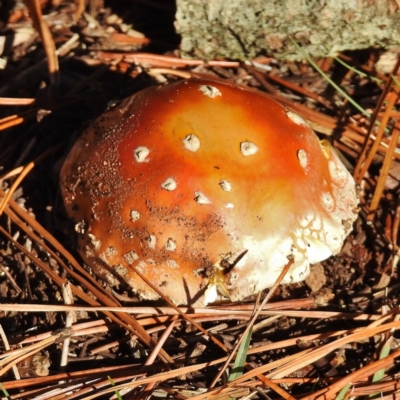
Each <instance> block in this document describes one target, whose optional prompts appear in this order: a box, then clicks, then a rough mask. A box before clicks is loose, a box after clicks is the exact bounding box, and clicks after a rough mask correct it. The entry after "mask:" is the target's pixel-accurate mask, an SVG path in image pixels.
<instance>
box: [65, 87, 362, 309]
mask: <svg viewBox="0 0 400 400" xmlns="http://www.w3.org/2000/svg"><path fill="white" fill-rule="evenodd" d="M61 188H62V194H63V198H64V202H65V206H66V209H67V212H68V214H69V215H70V216H71V217H72V218H73V219H74V220H75V222H76V225H75V227H76V230H77V231H78V234H79V239H78V242H79V243H78V244H79V251H80V253H81V255H82V257H83V259H84V261H85V262H86V263H87V264H89V265H90V266H92V267H93V269H94V270H95V272H96V273H97V274H99V275H101V276H103V277H105V278H107V279H108V280H109V282H110V283H111V284H117V283H118V282H119V281H121V280H123V281H126V282H127V283H128V284H129V285H130V286H131V287H132V288H133V289H134V291H135V292H136V293H137V294H138V295H139V296H140V297H141V298H142V299H157V298H159V296H158V294H157V293H156V292H155V291H154V290H153V289H151V288H150V287H149V286H148V285H147V284H146V283H145V282H144V281H143V280H142V279H141V278H140V277H139V276H138V274H136V272H135V270H137V271H139V272H140V273H141V274H143V275H144V276H145V277H146V278H147V279H148V280H149V281H151V282H152V283H153V284H154V285H155V286H156V287H157V288H159V289H160V290H161V292H163V293H164V294H165V295H166V296H168V297H169V298H170V299H171V300H172V301H173V302H175V303H176V304H204V303H207V302H210V301H214V300H215V298H216V297H217V295H218V294H219V295H221V294H222V295H229V296H230V298H231V300H233V301H237V300H241V299H243V298H244V297H247V296H249V295H252V294H254V293H257V292H259V291H260V290H263V289H265V288H268V287H271V286H272V285H273V284H274V283H275V281H276V279H277V277H278V276H279V274H280V272H281V271H282V269H283V267H284V266H285V265H286V264H287V263H288V260H289V259H290V258H293V259H294V262H293V265H292V267H291V269H290V270H289V272H288V273H287V275H286V276H285V278H284V280H283V283H292V282H299V281H302V280H304V279H305V278H306V277H307V275H308V273H309V268H310V264H313V263H317V262H319V261H322V260H324V259H326V258H328V257H329V256H331V255H333V254H337V253H338V252H339V251H340V249H341V246H342V244H343V241H344V239H345V238H346V236H347V235H348V233H349V232H350V230H351V229H352V223H353V221H354V220H355V219H356V216H357V209H356V207H357V195H356V190H355V184H354V180H353V178H352V176H351V175H350V174H349V172H348V171H347V170H346V169H345V167H344V166H343V164H342V163H341V161H340V160H339V158H338V156H337V155H336V154H335V152H334V151H333V150H332V149H331V147H330V146H329V143H328V142H326V141H322V142H320V141H319V140H318V138H317V136H316V135H315V134H314V133H313V131H312V130H311V129H310V128H309V127H308V126H307V124H306V123H305V121H304V120H303V119H302V118H301V117H300V116H298V115H297V114H295V113H293V112H292V111H290V110H288V109H286V108H285V107H283V106H282V105H280V104H279V103H277V102H276V101H275V100H272V99H271V98H269V97H268V96H267V95H265V94H263V93H261V92H258V91H255V90H250V89H244V88H242V87H237V86H235V85H232V84H228V83H221V82H214V81H208V80H189V81H181V82H178V83H174V84H170V85H167V86H162V87H151V88H148V89H145V90H143V91H141V92H139V93H136V94H135V95H133V96H131V97H129V98H127V99H125V100H124V101H122V102H121V103H120V104H118V105H116V106H114V107H113V108H111V109H110V110H108V111H107V112H105V114H103V115H102V116H101V117H100V118H99V119H98V120H97V121H96V122H95V123H94V124H93V125H92V126H91V127H89V129H88V130H87V131H86V133H84V135H83V136H82V137H81V138H80V139H79V140H78V141H77V143H76V144H75V145H74V147H73V149H72V151H71V152H70V154H69V156H68V157H67V159H66V161H65V163H64V166H63V168H62V171H61ZM222 288H226V290H221V289H222ZM226 292H227V293H226Z"/></svg>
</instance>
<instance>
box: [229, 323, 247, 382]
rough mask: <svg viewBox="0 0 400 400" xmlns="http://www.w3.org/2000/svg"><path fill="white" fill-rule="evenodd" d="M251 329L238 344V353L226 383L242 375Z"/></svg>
mask: <svg viewBox="0 0 400 400" xmlns="http://www.w3.org/2000/svg"><path fill="white" fill-rule="evenodd" d="M251 333H252V329H250V330H249V331H248V332H247V334H246V337H245V338H244V339H243V340H242V343H240V346H239V349H238V353H237V355H236V359H235V363H234V364H233V368H232V372H231V373H230V375H229V378H228V381H229V382H231V381H234V380H235V379H237V378H239V376H241V375H242V374H243V370H244V363H245V362H246V357H247V351H248V350H249V345H250V340H251Z"/></svg>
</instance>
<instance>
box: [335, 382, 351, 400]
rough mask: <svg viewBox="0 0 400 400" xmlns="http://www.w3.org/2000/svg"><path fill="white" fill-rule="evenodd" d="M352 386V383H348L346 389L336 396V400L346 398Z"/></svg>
mask: <svg viewBox="0 0 400 400" xmlns="http://www.w3.org/2000/svg"><path fill="white" fill-rule="evenodd" d="M350 386H351V383H348V384H347V385H346V386H345V387H343V389H342V390H341V391H340V392H339V393H338V395H337V396H336V398H335V400H343V399H344V396H346V394H347V393H348V391H349V389H350Z"/></svg>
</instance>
